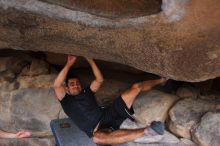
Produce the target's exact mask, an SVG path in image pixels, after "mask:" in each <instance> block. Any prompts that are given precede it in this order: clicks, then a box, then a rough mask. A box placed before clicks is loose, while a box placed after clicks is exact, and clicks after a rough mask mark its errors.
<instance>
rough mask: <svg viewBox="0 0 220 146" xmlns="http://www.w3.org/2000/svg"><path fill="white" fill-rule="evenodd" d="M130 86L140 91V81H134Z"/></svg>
mask: <svg viewBox="0 0 220 146" xmlns="http://www.w3.org/2000/svg"><path fill="white" fill-rule="evenodd" d="M131 88H132V89H135V90H138V91H140V90H141V83H134V84H133V85H132V86H131Z"/></svg>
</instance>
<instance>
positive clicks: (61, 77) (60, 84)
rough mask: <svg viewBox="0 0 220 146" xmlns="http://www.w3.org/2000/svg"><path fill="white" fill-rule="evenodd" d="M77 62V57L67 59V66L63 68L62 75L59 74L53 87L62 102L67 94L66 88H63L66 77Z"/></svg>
mask: <svg viewBox="0 0 220 146" xmlns="http://www.w3.org/2000/svg"><path fill="white" fill-rule="evenodd" d="M75 61H76V57H75V56H70V55H69V56H68V58H67V63H66V65H65V66H64V67H63V69H62V70H61V71H60V73H59V74H58V76H57V78H56V79H55V81H54V84H53V87H54V90H55V93H56V96H57V98H58V99H59V100H62V99H63V97H64V96H65V94H66V90H65V87H64V86H63V82H64V80H65V79H66V76H67V73H68V71H69V69H70V67H71V66H72V65H73V64H74V62H75Z"/></svg>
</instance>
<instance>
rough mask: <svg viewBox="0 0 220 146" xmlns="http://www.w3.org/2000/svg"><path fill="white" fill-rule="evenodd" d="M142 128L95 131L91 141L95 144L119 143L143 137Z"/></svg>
mask: <svg viewBox="0 0 220 146" xmlns="http://www.w3.org/2000/svg"><path fill="white" fill-rule="evenodd" d="M144 130H145V129H144V128H141V129H121V130H116V131H112V132H102V131H97V132H95V133H94V136H93V138H92V139H93V142H94V143H96V144H109V145H113V144H121V143H125V142H128V141H132V140H134V139H136V138H139V137H143V136H144V135H145V134H144Z"/></svg>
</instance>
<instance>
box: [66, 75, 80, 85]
mask: <svg viewBox="0 0 220 146" xmlns="http://www.w3.org/2000/svg"><path fill="white" fill-rule="evenodd" d="M70 79H78V80H79V77H78V76H77V75H76V74H73V73H69V74H67V77H66V80H65V83H66V86H68V81H69V80H70Z"/></svg>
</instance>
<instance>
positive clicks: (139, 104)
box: [133, 91, 179, 124]
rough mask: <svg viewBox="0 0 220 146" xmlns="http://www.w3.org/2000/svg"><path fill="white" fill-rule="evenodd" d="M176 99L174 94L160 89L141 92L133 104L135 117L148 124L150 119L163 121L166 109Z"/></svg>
mask: <svg viewBox="0 0 220 146" xmlns="http://www.w3.org/2000/svg"><path fill="white" fill-rule="evenodd" d="M178 99H179V98H178V97H177V96H175V95H171V94H165V93H163V92H160V91H150V92H148V93H142V94H140V95H139V97H138V99H137V100H136V101H135V103H134V105H133V107H134V111H135V117H136V118H137V120H138V121H139V122H141V123H143V124H150V123H151V122H152V121H165V120H166V118H167V116H168V110H169V109H170V107H171V106H172V105H173V104H174V103H175V102H176V101H177V100H178Z"/></svg>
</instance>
